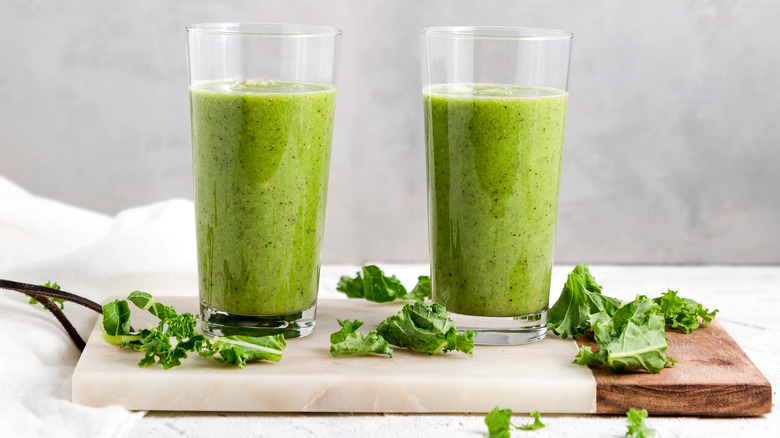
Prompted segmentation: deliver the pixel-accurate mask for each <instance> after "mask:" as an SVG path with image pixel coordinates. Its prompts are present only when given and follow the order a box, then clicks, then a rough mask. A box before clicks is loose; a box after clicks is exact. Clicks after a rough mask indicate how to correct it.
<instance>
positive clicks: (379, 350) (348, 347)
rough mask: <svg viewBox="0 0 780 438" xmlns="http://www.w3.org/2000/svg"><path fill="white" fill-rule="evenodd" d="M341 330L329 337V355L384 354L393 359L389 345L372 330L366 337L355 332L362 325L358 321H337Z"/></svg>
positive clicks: (361, 322)
mask: <svg viewBox="0 0 780 438" xmlns="http://www.w3.org/2000/svg"><path fill="white" fill-rule="evenodd" d="M337 321H338V323H339V325H340V326H341V330H339V331H337V332H335V333H332V334H331V335H330V355H331V356H333V357H345V356H359V355H366V354H385V355H387V356H389V357H393V350H392V349H391V348H390V344H389V343H388V342H387V341H386V340H385V339H384V338H382V337H381V336H379V334H378V333H377V332H376V331H374V330H369V331H368V335H367V336H363V334H362V333H358V332H357V331H356V330H357V329H358V328H359V327H360V326H362V325H363V321H360V320H357V319H356V320H354V321H351V320H348V319H345V320H340V319H338V320H337Z"/></svg>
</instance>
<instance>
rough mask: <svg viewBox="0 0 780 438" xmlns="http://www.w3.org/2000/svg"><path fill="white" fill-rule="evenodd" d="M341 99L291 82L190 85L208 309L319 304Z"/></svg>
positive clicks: (325, 89)
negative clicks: (336, 113)
mask: <svg viewBox="0 0 780 438" xmlns="http://www.w3.org/2000/svg"><path fill="white" fill-rule="evenodd" d="M335 97H336V91H335V88H334V87H331V86H329V85H319V84H305V83H291V82H276V81H254V80H243V79H236V80H222V81H204V82H198V83H196V84H194V85H192V86H191V87H190V99H191V111H192V138H193V163H194V179H195V208H196V215H195V216H196V225H197V226H196V228H197V244H198V258H199V266H198V269H199V281H200V298H201V302H202V303H203V304H204V305H206V306H209V307H211V308H213V309H217V310H219V311H224V312H228V313H235V314H244V315H284V314H290V313H294V312H299V311H301V310H303V309H306V308H309V307H311V306H313V305H314V303H315V301H316V299H317V288H318V283H319V270H320V247H321V243H322V232H323V225H324V219H325V198H326V192H327V184H328V166H329V162H330V145H331V137H332V127H333V115H334V107H335Z"/></svg>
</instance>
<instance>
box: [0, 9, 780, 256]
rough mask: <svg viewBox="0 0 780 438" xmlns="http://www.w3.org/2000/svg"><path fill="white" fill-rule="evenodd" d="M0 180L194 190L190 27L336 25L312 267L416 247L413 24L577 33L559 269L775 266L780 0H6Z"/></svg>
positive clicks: (141, 195)
mask: <svg viewBox="0 0 780 438" xmlns="http://www.w3.org/2000/svg"><path fill="white" fill-rule="evenodd" d="M1 6H2V8H0V9H1V10H2V12H0V42H2V45H1V46H0V47H2V56H1V57H0V59H2V61H0V174H2V175H4V176H5V177H7V178H9V179H11V180H13V181H15V182H17V183H19V184H21V185H22V186H24V187H26V188H27V189H29V190H31V191H33V192H35V193H37V194H40V195H43V196H47V197H52V198H56V199H60V200H62V201H65V202H68V203H72V204H75V205H79V206H82V207H85V208H90V209H95V210H100V211H103V212H107V213H110V214H113V213H116V212H117V211H119V210H121V209H123V208H127V207H133V206H137V205H141V204H146V203H150V202H154V201H159V200H164V199H168V198H172V197H183V198H190V199H191V197H192V188H191V178H192V174H191V161H190V160H191V152H190V136H189V108H188V98H187V85H186V82H187V72H186V64H185V32H184V25H185V24H189V23H194V22H206V21H266V22H300V23H309V24H326V25H332V26H337V27H340V28H341V29H342V30H343V31H344V37H343V45H342V58H341V59H342V61H341V75H340V90H339V97H338V106H337V121H336V133H335V139H334V144H333V158H332V160H333V161H332V164H331V186H330V192H329V205H328V211H327V227H326V237H325V248H324V254H323V255H324V259H325V261H327V262H351V263H360V262H363V261H366V260H379V261H425V260H427V257H428V254H427V225H426V224H427V222H426V197H425V167H424V151H423V148H424V145H423V134H422V103H421V98H420V96H419V89H420V79H419V76H420V75H419V37H418V29H419V28H421V27H423V26H431V25H455V24H473V25H514V26H526V27H549V28H561V29H566V30H570V31H573V32H574V34H575V39H574V51H573V59H572V63H571V79H570V92H571V97H570V103H569V114H568V122H567V123H568V124H567V134H566V146H565V158H564V163H563V177H562V186H561V202H560V214H559V225H558V243H557V249H556V260H557V261H558V262H567V263H570V262H580V261H584V262H588V263H780V232H778V225H779V224H780V194H779V192H778V190H779V189H780V171H778V169H779V168H780V148H779V147H778V146H779V145H778V143H780V98H779V97H780V95H779V93H780V92H779V91H778V90H780V79H778V77H779V76H780V33H778V32H777V25H778V23H780V2H775V1H771V0H752V1H716V0H700V1H686V2H680V1H677V0H656V1H652V2H648V1H617V0H615V1H602V0H598V1H576V0H571V1H563V0H561V1H538V0H527V1H518V0H512V1H499V0H493V1H481V2H477V1H473V0H457V1H443V0H436V1H421V0H395V1H389V0H387V1H370V0H344V1H337V0H312V1H294V0H293V1H261V0H252V1H231V2H216V1H193V0H190V1H186V2H185V1H161V0H140V1H106V0H70V1H67V2H63V1H55V0H52V1H30V0H2V2H1Z"/></svg>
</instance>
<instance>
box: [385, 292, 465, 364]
mask: <svg viewBox="0 0 780 438" xmlns="http://www.w3.org/2000/svg"><path fill="white" fill-rule="evenodd" d="M376 331H377V333H379V335H380V336H382V337H383V338H385V339H386V340H387V342H389V343H390V344H392V345H396V346H399V347H404V348H408V349H411V350H416V351H420V352H423V353H427V354H430V355H434V354H436V353H438V352H440V351H441V352H444V353H447V352H449V351H453V350H456V351H460V352H463V353H465V354H467V355H469V356H473V354H474V336H475V334H474V332H472V331H471V330H466V332H464V333H459V332H458V329H457V328H456V327H455V325H454V324H453V323H452V321H451V320H450V319H449V318H448V317H447V311H446V309H445V308H444V306H442V305H440V304H433V305H431V306H428V305H427V304H425V303H414V304H406V305H405V306H404V307H403V309H401V311H400V312H398V313H397V314H396V315H393V316H390V317H389V318H387V319H386V320H384V321H382V322H381V323H379V325H378V326H377V327H376Z"/></svg>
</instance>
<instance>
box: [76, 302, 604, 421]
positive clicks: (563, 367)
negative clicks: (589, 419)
mask: <svg viewBox="0 0 780 438" xmlns="http://www.w3.org/2000/svg"><path fill="white" fill-rule="evenodd" d="M160 301H161V302H163V303H165V304H168V305H173V306H174V307H176V309H178V310H179V311H181V312H185V311H189V312H192V313H196V311H197V303H196V299H195V298H181V297H179V298H160ZM131 308H132V306H131ZM400 308H401V305H400V304H394V303H389V304H375V303H370V302H366V301H364V300H347V299H343V300H339V299H331V300H324V299H323V300H320V301H319V303H318V312H317V328H316V330H315V331H314V333H313V334H312V335H310V336H308V337H305V338H301V339H293V340H289V341H288V344H287V349H286V350H285V352H284V357H283V359H282V360H281V362H278V363H273V362H256V363H250V364H249V365H248V366H247V367H246V368H245V369H243V370H241V369H238V368H236V367H233V366H228V365H223V364H219V363H217V362H216V361H213V360H201V359H200V358H197V357H191V358H190V359H189V360H186V361H184V362H183V365H182V366H181V367H179V368H174V369H170V370H163V369H162V367H157V366H154V367H146V368H139V367H138V366H137V363H138V361H139V360H140V356H139V353H136V352H133V351H131V350H128V349H118V348H116V347H113V346H111V345H108V344H106V343H105V342H103V340H102V338H101V336H100V330H99V328H98V327H97V326H96V327H95V328H94V330H93V331H92V334H91V336H90V338H89V341H88V342H87V346H86V348H85V350H84V352H83V354H82V356H81V359H80V360H79V363H78V365H77V366H76V369H75V371H74V373H73V386H72V388H73V402H75V403H78V404H82V405H87V406H106V405H115V404H118V405H121V406H123V407H125V408H127V409H131V410H163V411H251V412H375V413H378V412H387V413H390V412H394V413H426V412H427V413H470V412H474V413H485V412H489V411H490V410H491V409H493V408H494V407H495V406H501V407H502V408H509V409H512V410H513V411H515V412H532V411H537V410H538V411H541V412H546V413H594V412H596V381H595V379H594V377H593V374H592V373H591V371H590V370H589V369H588V368H586V367H582V366H578V365H573V364H571V361H572V358H573V357H574V356H575V355H576V353H577V349H578V347H577V344H576V343H575V342H574V341H572V340H562V339H559V338H557V337H555V336H548V337H547V338H546V339H544V340H542V341H541V342H538V343H535V344H531V345H523V346H511V347H499V346H477V347H475V350H474V357H473V358H469V357H468V356H466V355H464V354H462V353H458V352H451V353H448V354H446V355H444V354H437V355H435V356H433V357H431V356H428V355H426V354H419V353H416V352H412V351H408V350H406V349H401V348H394V351H393V358H392V359H391V358H387V357H383V356H382V357H380V356H370V357H369V356H366V357H347V358H332V357H331V356H330V353H329V351H328V348H329V345H330V339H329V338H330V334H331V333H333V332H336V331H338V329H339V326H338V323H337V322H336V318H340V319H345V318H347V319H360V320H362V321H364V322H365V323H366V324H365V325H364V326H363V327H361V329H360V330H361V331H363V332H364V333H365V332H366V331H367V330H368V328H374V327H375V326H376V324H378V323H379V322H380V321H382V320H384V319H385V318H387V317H388V316H389V315H391V314H394V313H396V312H397V311H398V310H400ZM145 313H146V312H141V311H134V312H133V325H134V326H136V327H139V326H143V325H145V324H146V322H152V319H153V318H147V319H143V318H142V317H143V316H145V315H144V314H145Z"/></svg>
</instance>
